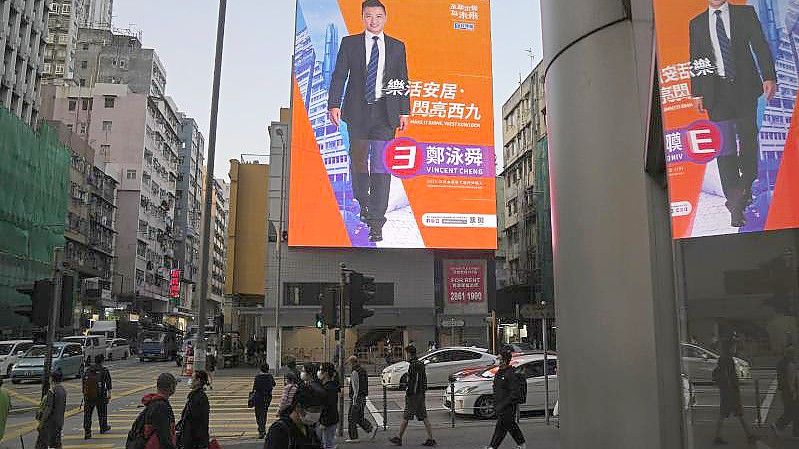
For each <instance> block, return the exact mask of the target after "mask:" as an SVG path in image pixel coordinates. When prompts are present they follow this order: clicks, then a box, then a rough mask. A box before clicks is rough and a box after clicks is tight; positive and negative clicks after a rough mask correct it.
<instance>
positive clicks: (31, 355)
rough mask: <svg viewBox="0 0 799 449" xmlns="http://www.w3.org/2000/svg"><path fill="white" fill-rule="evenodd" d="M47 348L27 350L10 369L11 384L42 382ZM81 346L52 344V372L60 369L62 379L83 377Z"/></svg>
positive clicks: (37, 347) (65, 343) (37, 346)
mask: <svg viewBox="0 0 799 449" xmlns="http://www.w3.org/2000/svg"><path fill="white" fill-rule="evenodd" d="M46 352H47V346H44V345H36V346H34V347H32V348H31V349H29V350H28V352H26V353H25V355H24V356H22V357H21V358H20V359H19V362H17V364H16V365H14V368H12V369H11V383H14V384H18V383H20V382H22V381H23V380H38V381H40V380H42V375H43V373H44V356H45V354H46ZM84 361H85V360H84V353H83V346H81V344H80V343H69V342H57V343H53V370H56V369H59V368H60V369H61V372H62V373H63V374H64V378H68V377H75V378H76V379H80V378H81V377H83V370H84V368H85V366H86V365H85V363H84Z"/></svg>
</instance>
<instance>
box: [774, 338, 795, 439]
mask: <svg viewBox="0 0 799 449" xmlns="http://www.w3.org/2000/svg"><path fill="white" fill-rule="evenodd" d="M795 357H796V348H794V346H793V345H788V346H786V347H785V352H784V353H783V355H782V358H780V360H779V361H777V389H779V390H780V397H781V398H782V404H783V412H782V416H780V417H779V418H777V421H776V422H775V423H774V425H775V427H776V428H777V429H778V430H785V428H786V427H788V425H789V424H791V421H792V419H793V415H792V413H793V410H792V404H793V397H794V386H793V383H792V382H791V381H790V376H791V373H790V372H789V370H790V365H791V363H793V361H794V360H795Z"/></svg>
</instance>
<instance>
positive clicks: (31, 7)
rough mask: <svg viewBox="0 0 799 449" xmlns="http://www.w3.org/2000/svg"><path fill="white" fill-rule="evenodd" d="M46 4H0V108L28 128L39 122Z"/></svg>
mask: <svg viewBox="0 0 799 449" xmlns="http://www.w3.org/2000/svg"><path fill="white" fill-rule="evenodd" d="M49 3H50V2H49V1H47V0H25V1H11V0H4V1H2V2H0V49H2V56H0V63H2V64H0V106H2V107H4V108H6V109H8V110H9V111H11V113H12V114H14V115H16V116H17V117H19V118H21V119H22V121H24V122H25V123H27V124H29V125H31V124H36V123H37V120H38V119H39V106H40V100H39V88H40V85H41V77H42V70H43V69H44V52H45V48H46V46H47V38H48V37H47V36H48V35H47V21H48V19H49V11H48V9H47V6H48V4H49Z"/></svg>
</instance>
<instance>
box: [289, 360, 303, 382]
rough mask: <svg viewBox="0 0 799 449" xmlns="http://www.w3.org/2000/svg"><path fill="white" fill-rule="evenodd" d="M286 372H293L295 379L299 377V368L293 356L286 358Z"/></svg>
mask: <svg viewBox="0 0 799 449" xmlns="http://www.w3.org/2000/svg"><path fill="white" fill-rule="evenodd" d="M286 372H287V373H291V374H294V375H295V376H296V377H297V379H299V378H300V370H299V368H297V361H296V360H295V359H294V357H289V358H288V360H286Z"/></svg>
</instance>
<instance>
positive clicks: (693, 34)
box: [689, 0, 777, 228]
mask: <svg viewBox="0 0 799 449" xmlns="http://www.w3.org/2000/svg"><path fill="white" fill-rule="evenodd" d="M707 3H708V9H707V10H706V11H703V12H702V13H701V14H699V15H697V16H696V17H694V18H693V19H692V20H691V22H690V28H689V35H690V36H689V40H690V55H691V61H697V60H702V59H707V60H709V61H713V62H714V67H715V70H713V71H712V73H705V74H703V75H701V76H696V77H693V78H691V92H692V95H693V97H694V102H695V105H696V107H697V109H698V110H699V112H701V113H705V112H707V114H708V116H709V118H710V120H712V121H714V122H727V123H728V124H729V126H722V127H721V129H722V133H723V141H724V149H722V151H721V153H720V155H719V156H718V160H717V162H718V169H719V176H720V178H721V187H722V191H723V193H724V196H725V197H726V199H727V201H726V203H725V204H726V206H727V209H728V210H729V211H730V218H731V220H730V224H731V225H732V226H733V227H736V228H740V227H743V226H745V225H746V217H745V215H744V211H745V210H746V208H747V207H748V206H749V205H750V204H751V203H752V184H753V183H754V182H755V180H756V179H757V177H758V161H759V158H760V155H759V153H760V144H759V140H758V125H757V107H758V105H757V103H758V99H759V98H760V96H761V95H765V98H766V101H770V100H771V99H772V98H773V97H774V95H775V93H776V91H777V82H776V80H777V75H776V71H775V68H774V58H773V55H772V52H771V49H770V48H769V45H768V43H767V41H766V38H765V35H764V33H763V28H762V26H761V23H760V19H759V18H758V16H757V13H756V11H755V8H754V7H752V6H749V5H732V4H730V3H729V2H728V1H727V0H707ZM755 59H756V61H755ZM758 68H759V69H758ZM736 143H737V145H736Z"/></svg>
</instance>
